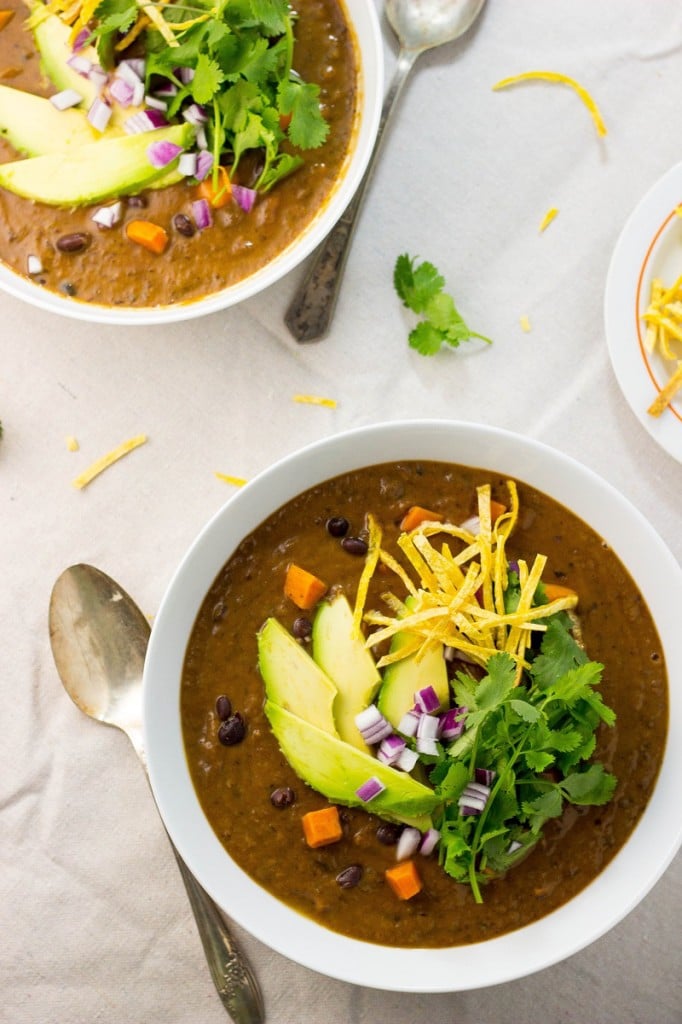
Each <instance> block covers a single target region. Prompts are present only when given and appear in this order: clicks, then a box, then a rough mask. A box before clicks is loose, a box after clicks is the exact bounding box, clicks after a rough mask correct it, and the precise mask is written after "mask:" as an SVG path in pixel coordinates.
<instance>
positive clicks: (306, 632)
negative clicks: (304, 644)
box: [291, 615, 313, 640]
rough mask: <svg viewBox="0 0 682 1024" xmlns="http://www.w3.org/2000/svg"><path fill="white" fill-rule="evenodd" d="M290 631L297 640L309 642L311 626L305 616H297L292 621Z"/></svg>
mask: <svg viewBox="0 0 682 1024" xmlns="http://www.w3.org/2000/svg"><path fill="white" fill-rule="evenodd" d="M291 631H292V633H293V634H294V636H295V637H296V639H297V640H309V639H310V637H311V635H312V632H313V624H312V622H311V621H310V619H307V618H306V617H305V615H299V617H298V618H297V619H294V624H293V626H292V627H291Z"/></svg>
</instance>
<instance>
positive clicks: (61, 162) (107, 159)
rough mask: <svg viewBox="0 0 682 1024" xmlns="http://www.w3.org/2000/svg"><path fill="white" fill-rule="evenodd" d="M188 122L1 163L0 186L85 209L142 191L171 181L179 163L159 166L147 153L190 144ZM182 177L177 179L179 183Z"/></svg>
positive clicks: (48, 200)
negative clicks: (156, 146)
mask: <svg viewBox="0 0 682 1024" xmlns="http://www.w3.org/2000/svg"><path fill="white" fill-rule="evenodd" d="M193 135H194V129H193V128H192V126H191V125H189V124H183V125H173V126H171V127H169V128H157V129H156V130H155V131H151V132H144V133H142V134H140V135H126V136H122V137H121V138H114V139H102V140H100V141H98V142H92V143H89V144H88V145H86V146H80V147H79V148H78V149H74V150H72V151H69V152H68V153H50V154H47V155H45V156H36V157H31V158H29V159H28V160H16V161H13V162H12V163H7V164H0V185H1V186H3V187H4V188H6V189H9V191H10V192H15V193H16V194H17V195H20V196H25V197H26V198H27V199H34V200H37V201H38V202H42V203H47V204H48V205H50V206H81V205H84V204H86V203H96V202H99V201H100V200H103V199H110V198H112V197H114V196H120V195H127V194H129V193H131V192H137V191H139V190H140V189H142V188H145V187H146V186H148V185H150V184H151V183H152V182H154V181H156V180H157V179H161V178H163V179H164V181H166V183H169V181H170V179H172V173H171V172H172V171H173V169H174V166H175V163H177V161H175V162H174V163H173V164H170V165H169V166H167V167H162V168H158V167H154V166H153V165H152V164H151V163H150V161H149V157H148V154H147V151H148V149H149V147H150V145H151V144H152V143H153V142H162V141H168V142H174V143H176V144H177V145H179V146H182V147H183V148H186V147H187V146H189V145H191V143H192V139H193ZM179 179H180V175H179V174H178V175H177V178H176V180H179Z"/></svg>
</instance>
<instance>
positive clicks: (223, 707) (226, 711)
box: [215, 693, 232, 722]
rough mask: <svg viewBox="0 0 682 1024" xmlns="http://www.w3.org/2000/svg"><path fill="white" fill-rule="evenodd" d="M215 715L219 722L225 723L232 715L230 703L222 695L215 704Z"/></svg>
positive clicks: (227, 698)
mask: <svg viewBox="0 0 682 1024" xmlns="http://www.w3.org/2000/svg"><path fill="white" fill-rule="evenodd" d="M215 713H216V715H217V716H218V718H219V719H220V721H221V722H226V721H227V720H228V718H229V717H230V715H231V714H232V701H231V700H230V698H229V697H226V696H225V694H224V693H221V695H220V696H219V697H218V699H217V700H216V702H215Z"/></svg>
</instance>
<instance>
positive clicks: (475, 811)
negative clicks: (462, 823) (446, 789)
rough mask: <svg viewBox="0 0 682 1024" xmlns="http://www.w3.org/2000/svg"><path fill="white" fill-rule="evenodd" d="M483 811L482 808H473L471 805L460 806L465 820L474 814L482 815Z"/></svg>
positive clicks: (460, 811)
mask: <svg viewBox="0 0 682 1024" xmlns="http://www.w3.org/2000/svg"><path fill="white" fill-rule="evenodd" d="M482 810H483V808H482V807H471V806H469V804H460V805H459V813H460V814H461V815H462V817H463V818H467V817H471V816H472V815H474V814H480V813H481V811H482Z"/></svg>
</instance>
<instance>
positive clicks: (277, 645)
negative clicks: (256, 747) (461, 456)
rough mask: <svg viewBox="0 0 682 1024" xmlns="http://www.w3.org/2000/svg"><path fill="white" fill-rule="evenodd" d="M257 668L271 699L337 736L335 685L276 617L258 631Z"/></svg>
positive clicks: (286, 709) (267, 694)
mask: <svg viewBox="0 0 682 1024" xmlns="http://www.w3.org/2000/svg"><path fill="white" fill-rule="evenodd" d="M258 668H259V669H260V674H261V676H262V677H263V682H264V683H265V693H266V696H267V698H268V700H269V701H271V702H272V703H273V704H278V705H279V706H280V707H282V708H283V709H284V710H285V711H290V712H291V714H293V715H296V716H297V717H298V718H302V719H303V720H304V721H306V722H309V723H310V724H311V725H314V726H316V727H317V728H318V729H322V730H323V732H328V733H330V734H331V735H332V736H338V733H337V731H336V726H335V725H334V715H333V714H332V705H333V704H334V698H335V697H336V687H335V686H334V684H333V683H332V682H331V680H330V679H328V677H327V676H326V675H325V674H324V672H323V671H322V669H321V668H320V667H319V666H318V665H317V664H316V663H315V662H314V661H313V659H312V658H311V657H310V655H309V654H307V653H306V651H304V650H303V648H302V647H301V646H300V644H298V643H296V641H295V640H294V638H293V636H292V635H291V634H290V633H289V632H288V631H287V630H286V629H285V628H284V626H283V625H282V624H281V623H280V622H278V621H277V619H268V620H267V621H266V622H265V624H264V625H263V626H262V628H261V629H260V631H259V633H258Z"/></svg>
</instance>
